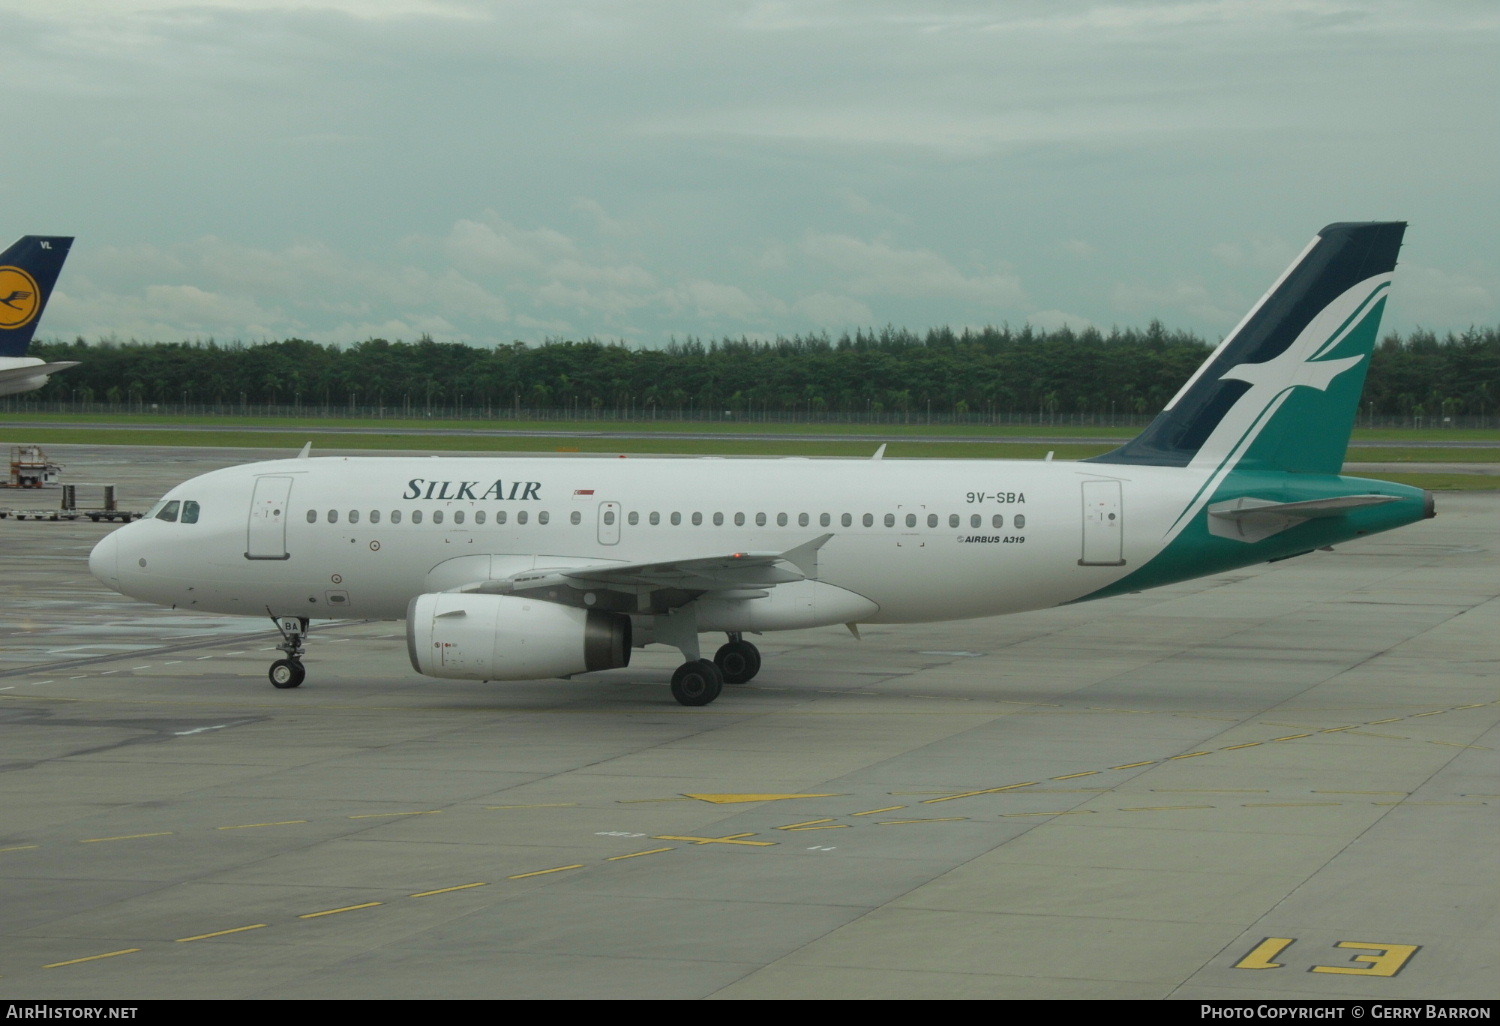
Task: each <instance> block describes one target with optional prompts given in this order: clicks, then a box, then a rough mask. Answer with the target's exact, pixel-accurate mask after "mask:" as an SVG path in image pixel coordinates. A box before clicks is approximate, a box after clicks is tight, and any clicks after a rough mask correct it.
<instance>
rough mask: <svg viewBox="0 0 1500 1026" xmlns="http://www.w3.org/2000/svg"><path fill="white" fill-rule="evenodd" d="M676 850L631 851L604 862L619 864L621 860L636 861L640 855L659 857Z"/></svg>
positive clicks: (613, 856)
mask: <svg viewBox="0 0 1500 1026" xmlns="http://www.w3.org/2000/svg"><path fill="white" fill-rule="evenodd" d="M676 850H677V849H676V848H652V849H651V850H650V851H633V852H631V853H630V854H629V855H611V856H610V857H609V858H607V859H605V860H604V861H605V862H619V861H620V860H621V859H638V858H640V857H641V856H642V855H660V854H661V853H662V852H664V851H676Z"/></svg>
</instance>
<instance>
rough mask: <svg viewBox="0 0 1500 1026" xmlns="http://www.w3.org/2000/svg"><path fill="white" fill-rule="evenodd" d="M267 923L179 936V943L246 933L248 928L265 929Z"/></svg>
mask: <svg viewBox="0 0 1500 1026" xmlns="http://www.w3.org/2000/svg"><path fill="white" fill-rule="evenodd" d="M266 925H267V924H266V923H256V924H255V925H254V926H236V927H235V928H234V929H233V930H220V931H219V932H218V933H200V934H198V936H196V937H178V938H177V943H178V944H186V943H187V942H188V941H200V940H208V939H209V938H210V937H227V936H229V935H230V934H231V933H244V932H245V931H246V930H264V929H265V928H266Z"/></svg>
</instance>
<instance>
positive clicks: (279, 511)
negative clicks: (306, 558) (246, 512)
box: [245, 477, 292, 559]
mask: <svg viewBox="0 0 1500 1026" xmlns="http://www.w3.org/2000/svg"><path fill="white" fill-rule="evenodd" d="M291 494H292V479H291V478H289V477H257V478H256V479H255V494H254V496H253V497H252V498H251V499H250V526H249V530H248V536H247V539H246V542H245V558H246V559H288V558H290V556H289V555H288V553H287V551H286V503H287V498H288V497H289V496H290V495H291Z"/></svg>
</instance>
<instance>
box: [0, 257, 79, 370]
mask: <svg viewBox="0 0 1500 1026" xmlns="http://www.w3.org/2000/svg"><path fill="white" fill-rule="evenodd" d="M72 245H73V238H72V236H68V235H27V236H25V237H24V238H22V239H21V240H20V241H19V242H17V243H16V244H15V245H14V246H11V247H10V248H9V249H7V250H6V251H5V252H4V253H0V395H13V394H15V393H16V392H26V391H30V390H31V389H33V388H40V387H41V386H42V385H44V384H46V383H47V376H48V375H49V374H55V373H57V372H58V371H60V370H67V369H68V368H69V367H76V366H77V364H76V363H72V362H69V363H44V362H43V361H41V360H39V359H37V358H35V357H30V356H27V355H26V350H27V348H28V347H29V346H30V345H31V337H32V336H33V335H34V334H36V326H37V322H38V321H40V320H41V319H42V311H43V310H45V309H46V308H47V300H48V299H49V298H50V297H51V295H52V286H54V285H55V284H57V275H58V272H60V271H61V270H62V265H63V261H64V260H66V259H67V258H68V249H69V248H70V247H71V246H72Z"/></svg>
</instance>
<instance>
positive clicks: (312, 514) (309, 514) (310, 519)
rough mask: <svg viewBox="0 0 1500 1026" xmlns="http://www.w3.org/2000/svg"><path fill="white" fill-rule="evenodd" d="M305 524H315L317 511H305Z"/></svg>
mask: <svg viewBox="0 0 1500 1026" xmlns="http://www.w3.org/2000/svg"><path fill="white" fill-rule="evenodd" d="M307 522H308V523H309V524H316V523H317V522H318V511H317V510H315V509H310V510H308V511H307Z"/></svg>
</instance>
